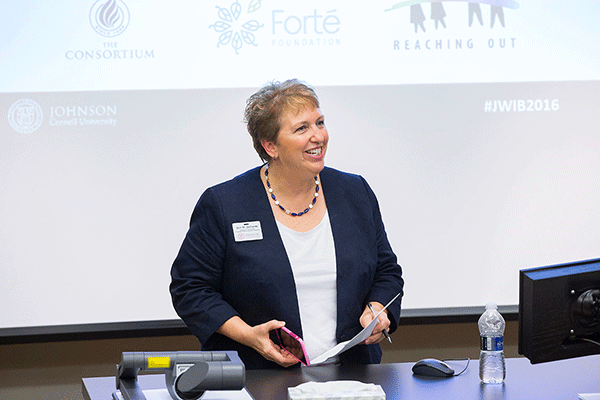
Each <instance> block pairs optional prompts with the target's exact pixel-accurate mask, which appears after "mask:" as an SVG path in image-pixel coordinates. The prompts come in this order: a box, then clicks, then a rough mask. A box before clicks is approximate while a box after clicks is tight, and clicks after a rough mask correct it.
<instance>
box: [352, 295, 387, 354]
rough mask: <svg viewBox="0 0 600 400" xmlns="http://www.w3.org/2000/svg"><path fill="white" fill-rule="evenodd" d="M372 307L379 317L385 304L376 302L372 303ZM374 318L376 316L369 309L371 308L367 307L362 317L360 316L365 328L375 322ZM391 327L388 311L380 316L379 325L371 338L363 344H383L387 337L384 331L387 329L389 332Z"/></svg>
mask: <svg viewBox="0 0 600 400" xmlns="http://www.w3.org/2000/svg"><path fill="white" fill-rule="evenodd" d="M371 306H372V307H373V311H375V315H377V313H378V312H379V311H381V310H382V309H383V307H384V306H383V304H381V303H378V302H376V301H372V302H371ZM373 318H374V316H373V313H372V312H371V310H370V309H369V306H366V307H365V309H364V311H363V313H362V315H361V316H360V320H359V321H360V324H361V325H362V327H363V328H364V327H365V326H367V325H369V324H370V323H371V321H373ZM389 326H390V320H389V319H388V316H387V310H384V311H383V312H382V313H381V314H379V317H378V318H377V324H376V325H375V328H374V329H373V332H372V333H371V336H369V337H368V338H366V339H365V341H364V342H363V343H364V344H375V343H379V342H381V341H382V340H383V339H384V338H385V336H384V335H383V330H384V329H385V330H386V331H387V330H388V328H389Z"/></svg>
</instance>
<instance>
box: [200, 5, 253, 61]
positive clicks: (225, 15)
mask: <svg viewBox="0 0 600 400" xmlns="http://www.w3.org/2000/svg"><path fill="white" fill-rule="evenodd" d="M261 3H262V2H261V0H252V1H250V3H249V4H248V7H247V8H246V11H245V13H244V16H243V17H242V14H243V10H242V5H241V4H240V2H239V1H237V0H236V1H235V2H233V3H231V5H230V6H229V8H225V7H219V6H216V8H217V17H218V20H217V22H215V23H214V24H212V25H210V26H209V28H210V29H213V30H214V31H215V32H217V33H219V34H220V35H219V39H218V42H217V47H221V46H231V47H232V48H233V50H234V51H235V54H239V51H240V50H241V49H242V47H243V46H244V45H245V44H246V45H251V46H257V44H256V36H255V35H254V32H256V31H257V30H258V29H260V28H261V27H263V25H262V24H260V23H259V22H258V21H257V20H255V19H250V18H249V17H246V15H249V14H252V13H253V12H255V11H258V10H259V9H260V7H261Z"/></svg>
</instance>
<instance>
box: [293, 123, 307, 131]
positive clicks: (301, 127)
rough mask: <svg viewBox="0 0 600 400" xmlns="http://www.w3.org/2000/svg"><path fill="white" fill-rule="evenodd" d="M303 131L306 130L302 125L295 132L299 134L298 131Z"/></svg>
mask: <svg viewBox="0 0 600 400" xmlns="http://www.w3.org/2000/svg"><path fill="white" fill-rule="evenodd" d="M304 129H306V125H302V126H300V127H298V129H296V131H295V132H300V131H303V130H304Z"/></svg>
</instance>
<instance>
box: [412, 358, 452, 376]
mask: <svg viewBox="0 0 600 400" xmlns="http://www.w3.org/2000/svg"><path fill="white" fill-rule="evenodd" d="M412 372H413V374H415V375H423V376H435V377H439V378H448V377H451V376H454V369H453V368H452V367H450V366H449V365H448V364H446V363H445V362H443V361H441V360H436V359H435V358H424V359H422V360H419V361H417V362H416V363H415V364H414V365H413V366H412Z"/></svg>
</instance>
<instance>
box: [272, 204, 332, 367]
mask: <svg viewBox="0 0 600 400" xmlns="http://www.w3.org/2000/svg"><path fill="white" fill-rule="evenodd" d="M277 227H278V228H279V233H280V235H281V239H282V240H283V244H284V246H285V251H286V252H287V255H288V258H289V260H290V264H291V265H292V272H293V274H294V280H295V282H296V293H297V295H298V305H299V307H300V322H301V324H302V335H303V338H302V339H303V340H304V344H305V346H306V352H307V353H308V358H309V360H311V359H315V358H316V357H318V356H320V355H321V354H323V353H324V352H325V351H327V350H329V349H331V348H332V347H334V346H335V345H336V344H337V342H336V340H335V329H336V326H337V286H336V278H337V272H336V263H335V248H334V244H333V233H332V232H331V223H330V221H329V213H328V212H327V211H326V212H325V216H324V217H323V219H322V220H321V222H319V225H317V226H316V227H314V228H313V229H311V230H310V231H308V232H296V231H294V230H293V229H290V228H288V227H287V226H285V225H283V224H282V223H280V222H279V221H277ZM294 333H298V332H294ZM298 334H299V333H298Z"/></svg>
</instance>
